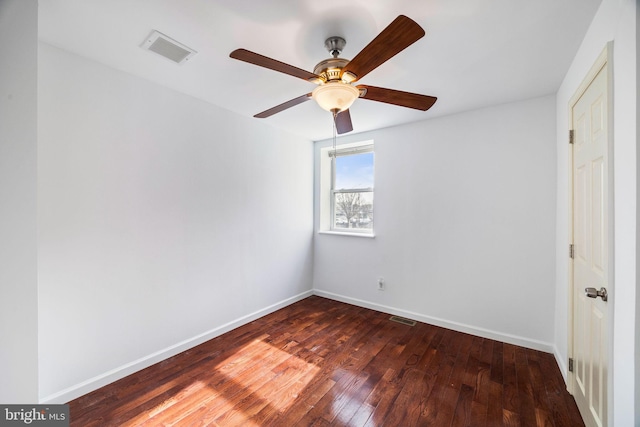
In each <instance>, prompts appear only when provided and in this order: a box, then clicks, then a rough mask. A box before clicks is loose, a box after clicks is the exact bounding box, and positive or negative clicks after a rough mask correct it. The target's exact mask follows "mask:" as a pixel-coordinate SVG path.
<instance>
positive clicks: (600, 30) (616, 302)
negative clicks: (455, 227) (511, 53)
mask: <svg viewBox="0 0 640 427" xmlns="http://www.w3.org/2000/svg"><path fill="white" fill-rule="evenodd" d="M637 13H638V5H637V2H636V1H635V0H603V2H602V4H601V6H600V9H599V10H598V12H597V14H596V16H595V17H594V20H593V22H592V24H591V26H590V28H589V30H588V32H587V34H586V36H585V38H584V40H583V43H582V45H581V47H580V49H579V51H578V52H577V54H576V56H575V58H574V60H573V63H572V65H571V67H570V69H569V70H568V72H567V74H566V76H565V79H564V81H563V83H562V85H561V87H560V89H559V90H558V94H557V112H558V116H557V124H558V128H557V140H558V145H557V158H558V164H557V169H558V172H557V175H558V186H557V194H558V202H557V215H556V217H557V220H556V224H557V239H556V240H557V244H556V248H557V258H556V264H557V269H556V309H555V310H556V324H555V344H556V347H557V350H558V353H557V354H558V359H559V361H560V362H561V368H562V369H563V373H564V374H565V376H566V365H562V362H563V361H565V360H567V358H568V347H567V344H568V337H567V323H568V320H567V319H568V314H567V307H568V267H569V261H568V258H567V257H566V248H567V247H568V244H569V241H568V236H569V229H568V216H569V213H568V207H569V203H568V200H569V199H568V189H569V184H568V182H569V181H568V178H569V170H568V169H569V168H568V164H569V163H568V162H569V160H568V159H569V157H568V155H569V149H568V145H567V143H566V142H567V141H566V135H567V130H568V129H569V123H568V117H569V116H568V108H569V99H570V98H571V96H572V95H573V94H574V92H575V91H576V90H577V88H578V86H579V85H580V83H581V82H582V79H583V78H584V77H585V76H586V74H587V72H588V71H589V69H590V68H591V66H592V65H593V63H594V61H595V60H596V58H597V57H598V55H599V54H600V52H601V51H602V49H604V47H605V44H606V43H607V42H609V41H613V79H614V83H613V87H614V92H613V115H614V126H613V128H614V129H613V132H614V137H613V139H614V140H613V151H614V156H613V157H614V160H613V161H614V175H613V180H614V210H615V214H614V221H615V232H614V236H613V237H614V253H615V262H614V274H615V283H614V284H610V285H609V288H610V290H611V291H612V292H611V298H610V304H611V307H612V308H613V309H614V315H613V339H614V342H613V347H614V359H613V360H612V361H611V363H610V366H611V368H612V371H613V372H612V376H611V377H610V380H611V381H610V387H611V390H612V393H611V394H610V396H609V397H610V404H612V405H613V410H612V411H610V425H615V426H633V425H638V423H640V419H639V416H638V414H635V415H634V411H635V410H634V406H635V407H636V409H637V408H638V407H640V404H639V403H640V402H639V401H638V390H637V388H636V387H637V385H636V384H635V382H637V381H638V380H637V379H636V378H637V377H638V369H639V368H640V353H638V352H636V351H635V349H636V348H637V346H638V343H637V342H636V339H637V337H636V335H635V334H636V332H635V329H636V327H637V325H638V319H637V312H636V307H637V301H638V295H637V292H636V288H637V284H638V277H637V273H636V270H637V262H638V253H637V242H638V237H637V236H638V231H639V230H638V229H637V227H636V225H637V224H636V223H637V190H638V186H637V181H638V174H637V164H638V157H637V156H638V153H637V143H638V134H637V122H636V120H637V111H636V109H637V102H638V87H637V70H638V68H637V45H636V31H637V22H638V17H637V16H638V15H637ZM634 400H635V402H634ZM634 418H635V420H634Z"/></svg>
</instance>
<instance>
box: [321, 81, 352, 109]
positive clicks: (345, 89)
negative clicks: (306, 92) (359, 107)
mask: <svg viewBox="0 0 640 427" xmlns="http://www.w3.org/2000/svg"><path fill="white" fill-rule="evenodd" d="M311 96H312V97H313V99H315V101H316V102H317V103H318V105H319V106H320V107H322V108H323V109H325V110H327V111H332V110H336V109H337V110H338V111H344V110H346V109H347V108H349V107H351V104H353V101H355V100H356V98H358V96H360V91H359V90H358V88H356V87H354V86H351V85H350V84H346V83H340V82H329V83H325V84H323V85H320V86H318V87H317V88H315V89H314V90H313V92H312V93H311Z"/></svg>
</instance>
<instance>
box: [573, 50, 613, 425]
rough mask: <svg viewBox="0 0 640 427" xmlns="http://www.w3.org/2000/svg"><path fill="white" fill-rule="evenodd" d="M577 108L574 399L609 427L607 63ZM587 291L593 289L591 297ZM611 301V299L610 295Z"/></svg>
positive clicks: (592, 420)
mask: <svg viewBox="0 0 640 427" xmlns="http://www.w3.org/2000/svg"><path fill="white" fill-rule="evenodd" d="M598 67H601V68H599V69H596V70H595V76H594V75H593V74H594V73H592V74H591V76H590V78H589V80H590V81H587V82H586V84H588V85H587V86H586V89H585V90H584V92H582V93H581V95H579V98H578V99H577V101H576V102H575V103H574V104H573V106H572V107H571V117H572V120H571V121H572V127H573V133H574V135H573V137H574V138H573V141H574V143H573V243H574V259H573V359H574V373H573V375H572V381H573V384H572V388H573V394H574V397H575V399H576V402H577V404H578V408H579V409H580V413H581V414H582V417H583V418H584V421H585V424H586V425H587V427H590V426H600V427H602V426H606V425H607V398H608V396H607V383H608V378H607V376H608V375H609V369H608V345H609V338H608V331H609V328H608V321H609V317H610V316H609V312H608V310H609V303H608V302H607V296H606V295H605V293H606V292H605V291H606V289H607V287H608V285H609V283H608V279H609V267H610V266H609V254H608V248H609V235H608V234H609V233H608V230H609V219H610V218H609V212H608V209H609V208H608V206H609V196H610V195H609V191H608V187H609V170H608V169H609V168H608V144H609V141H608V111H607V110H608V108H607V104H608V93H607V88H608V82H607V62H606V61H605V62H604V64H600V65H599V66H598ZM585 288H592V289H589V290H588V292H587V291H586V290H585ZM609 297H610V296H609Z"/></svg>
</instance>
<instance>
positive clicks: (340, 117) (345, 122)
mask: <svg viewBox="0 0 640 427" xmlns="http://www.w3.org/2000/svg"><path fill="white" fill-rule="evenodd" d="M334 120H335V122H336V130H337V131H338V134H340V135H342V134H343V133H347V132H351V131H352V130H353V123H351V113H350V112H349V109H346V110H344V111H342V112H340V113H338V114H337V115H336V116H335V119H334Z"/></svg>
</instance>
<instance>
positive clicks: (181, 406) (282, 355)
mask: <svg viewBox="0 0 640 427" xmlns="http://www.w3.org/2000/svg"><path fill="white" fill-rule="evenodd" d="M266 337H267V336H262V337H260V338H258V339H255V340H253V341H251V342H249V343H247V344H246V345H244V346H242V347H240V348H238V349H236V350H235V351H233V353H232V354H231V355H230V356H228V357H227V358H226V359H224V360H223V361H222V362H220V363H218V364H216V365H215V366H212V367H211V368H210V369H211V370H213V371H214V374H213V375H211V374H207V377H209V378H211V379H210V380H208V381H207V382H203V381H200V380H197V379H195V378H196V377H197V375H198V372H197V370H198V369H207V367H206V365H205V364H203V365H202V366H199V367H195V368H193V369H194V372H193V378H194V381H193V382H191V383H190V384H189V385H187V386H186V387H184V388H182V389H180V390H179V391H178V392H176V393H174V394H170V395H168V396H167V398H166V399H165V400H163V401H162V402H161V403H159V404H157V405H156V406H154V407H153V408H151V409H149V410H146V411H144V412H142V413H140V414H138V415H137V416H135V417H134V418H131V419H129V420H128V421H127V423H126V424H123V425H126V426H139V425H144V424H145V423H146V424H148V425H157V424H169V425H189V424H190V423H193V422H198V423H203V424H207V423H212V424H214V425H242V426H259V425H260V423H259V422H254V421H252V420H251V418H252V417H254V416H257V418H258V419H264V418H266V417H270V416H274V415H277V414H278V413H282V412H284V411H286V410H287V409H289V408H290V407H291V405H292V404H293V403H294V402H295V400H296V398H297V397H298V395H299V393H300V392H301V391H302V390H303V389H304V388H305V387H306V386H307V385H308V384H309V382H310V381H311V380H313V378H314V376H315V375H316V374H317V373H318V371H319V370H320V368H319V367H317V366H316V365H314V364H313V363H309V362H307V361H305V360H303V359H302V358H300V357H298V356H297V355H296V354H297V353H298V352H299V351H300V350H301V349H300V348H298V343H297V342H294V341H290V342H283V343H282V345H280V346H279V347H276V346H274V345H271V344H268V343H266V342H264V341H263V340H262V339H264V338H266ZM186 374H187V375H189V374H190V373H186ZM172 385H174V386H175V384H174V383H173V382H170V383H167V384H164V385H163V386H162V387H163V388H166V389H167V391H169V390H170V389H171V387H172ZM165 411H166V413H165ZM169 414H170V415H169ZM176 417H178V418H176Z"/></svg>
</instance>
